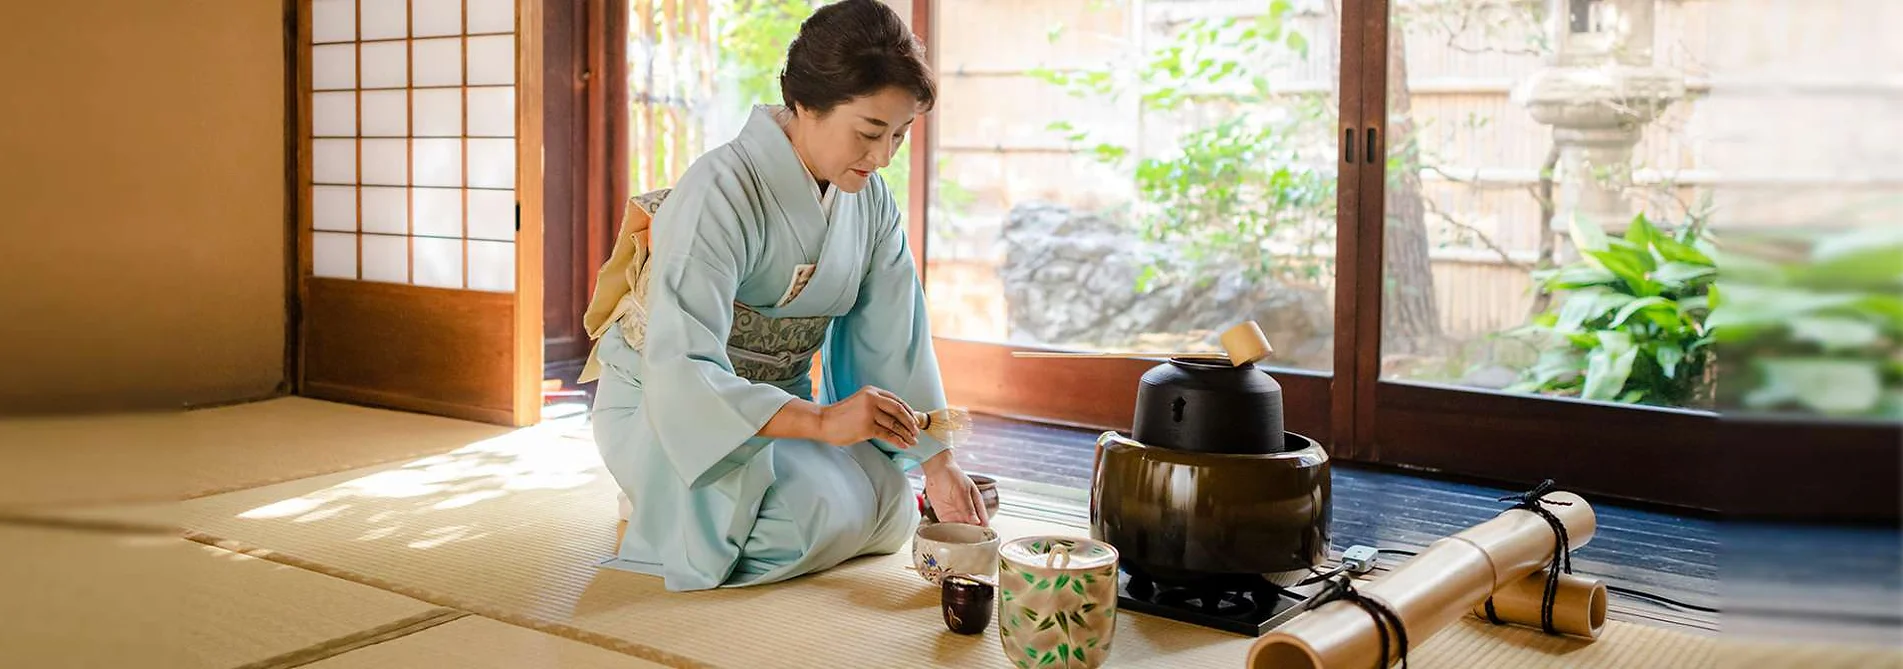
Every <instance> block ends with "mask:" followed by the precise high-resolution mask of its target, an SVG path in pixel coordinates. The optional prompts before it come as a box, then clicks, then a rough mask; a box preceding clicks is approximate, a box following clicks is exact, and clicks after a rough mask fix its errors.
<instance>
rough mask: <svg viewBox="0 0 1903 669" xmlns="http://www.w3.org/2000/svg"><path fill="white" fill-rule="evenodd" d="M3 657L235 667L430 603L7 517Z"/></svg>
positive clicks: (46, 662)
mask: <svg viewBox="0 0 1903 669" xmlns="http://www.w3.org/2000/svg"><path fill="white" fill-rule="evenodd" d="M0 546H4V547H5V549H4V550H0V667H22V668H25V667H32V668H34V669H59V668H64V667H76V668H77V667H86V668H89V669H90V668H96V667H141V668H143V669H198V668H206V669H213V668H216V669H229V668H231V667H238V666H241V665H244V664H247V663H252V662H260V661H263V660H267V659H270V658H274V657H278V656H281V655H285V654H287V653H293V652H296V651H298V650H300V649H304V648H308V647H311V646H314V645H319V644H323V643H325V642H328V641H331V640H334V639H337V638H340V637H345V636H348V635H351V634H354V633H358V632H361V631H363V630H367V629H372V628H376V627H378V626H382V625H388V624H391V623H394V622H397V621H401V620H403V619H405V618H410V617H414V616H421V615H425V614H428V613H430V612H431V611H432V610H434V609H435V608H436V607H433V606H431V605H429V604H426V603H423V602H420V601H417V600H415V599H411V598H408V597H404V596H401V595H396V594H392V593H389V592H385V591H382V590H378V589H376V588H372V587H369V586H366V585H360V584H357V583H351V582H349V581H345V580H341V579H337V578H332V577H329V576H324V575H321V574H315V573H311V572H308V571H304V570H301V569H296V568H293V567H288V566H285V565H282V564H276V563H272V562H269V561H265V560H259V559H255V558H251V557H246V556H243V555H236V554H233V553H230V552H228V551H223V550H219V549H216V548H211V547H209V546H204V545H200V544H197V543H193V542H190V541H186V540H183V539H179V538H176V537H169V536H123V535H111V534H106V533H100V532H88V531H75V530H66V529H51V528H31V527H7V526H0Z"/></svg>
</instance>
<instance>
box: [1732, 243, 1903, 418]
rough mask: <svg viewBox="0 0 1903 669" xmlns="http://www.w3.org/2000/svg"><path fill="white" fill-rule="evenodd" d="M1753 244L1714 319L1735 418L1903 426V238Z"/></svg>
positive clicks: (1740, 256) (1737, 262)
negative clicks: (1752, 414) (1806, 417)
mask: <svg viewBox="0 0 1903 669" xmlns="http://www.w3.org/2000/svg"><path fill="white" fill-rule="evenodd" d="M1751 241H1753V240H1744V241H1743V242H1742V243H1740V244H1738V246H1741V247H1744V248H1743V249H1741V251H1740V252H1737V253H1732V254H1728V255H1727V256H1726V268H1725V276H1724V278H1723V279H1722V280H1721V281H1720V288H1721V289H1722V290H1723V292H1724V297H1725V299H1724V304H1723V305H1722V306H1720V307H1718V308H1717V309H1716V310H1715V311H1714V312H1713V313H1712V315H1711V319H1710V321H1708V322H1709V323H1710V325H1711V326H1712V327H1713V328H1714V329H1715V330H1716V331H1717V337H1718V340H1719V347H1720V349H1721V351H1722V352H1723V355H1724V358H1725V359H1726V360H1727V361H1735V364H1733V363H1731V362H1728V363H1727V364H1726V366H1725V368H1724V369H1723V371H1722V375H1721V376H1720V379H1721V380H1720V382H1719V388H1720V390H1719V402H1720V404H1721V406H1723V407H1724V408H1727V409H1746V410H1753V411H1778V412H1787V413H1811V414H1818V415H1824V416H1831V417H1858V418H1879V419H1891V420H1895V419H1899V418H1903V351H1900V350H1899V342H1903V297H1900V296H1899V293H1900V292H1903V230H1899V229H1897V228H1895V227H1893V226H1870V227H1867V228H1864V229H1853V230H1847V231H1834V232H1829V233H1825V234H1807V235H1801V236H1798V237H1797V238H1795V239H1776V240H1763V243H1756V244H1753V243H1750V242H1751Z"/></svg>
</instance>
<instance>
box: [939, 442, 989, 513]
mask: <svg viewBox="0 0 1903 669" xmlns="http://www.w3.org/2000/svg"><path fill="white" fill-rule="evenodd" d="M924 470H925V498H926V499H927V500H928V501H930V502H931V504H932V515H934V516H937V517H938V521H939V522H941V523H965V524H968V525H990V524H991V519H990V518H988V517H986V515H985V503H984V497H983V496H982V495H981V494H980V493H979V492H978V484H977V483H973V482H972V480H971V477H970V476H966V475H965V470H964V469H961V468H959V466H958V463H957V462H955V461H953V460H952V452H951V451H945V452H943V453H939V454H938V455H935V456H932V459H930V460H926V461H925V464H924Z"/></svg>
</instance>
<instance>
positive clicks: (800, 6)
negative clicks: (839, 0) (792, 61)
mask: <svg viewBox="0 0 1903 669" xmlns="http://www.w3.org/2000/svg"><path fill="white" fill-rule="evenodd" d="M816 7H817V5H816V4H815V3H814V2H812V1H811V0H741V1H740V2H737V3H734V4H733V5H731V6H730V7H729V9H728V10H727V12H728V14H727V16H728V17H729V20H727V21H724V22H723V23H724V25H723V26H722V30H721V33H720V62H721V66H722V67H726V68H729V71H731V72H732V73H733V75H734V77H735V79H736V82H735V83H736V85H737V86H738V90H739V92H740V96H741V97H742V98H743V99H744V100H745V101H746V103H747V104H779V102H780V78H779V77H780V63H781V61H782V60H784V59H785V58H786V47H787V46H788V45H790V44H792V43H793V38H794V37H797V36H799V32H800V23H801V22H803V21H805V20H806V18H807V17H809V16H812V15H813V10H814V9H815V8H816Z"/></svg>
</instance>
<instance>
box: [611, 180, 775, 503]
mask: <svg viewBox="0 0 1903 669" xmlns="http://www.w3.org/2000/svg"><path fill="white" fill-rule="evenodd" d="M729 197H730V195H728V194H725V193H722V192H721V190H720V189H717V188H713V187H711V186H705V185H702V186H700V187H697V188H696V187H690V185H689V184H688V183H686V182H683V183H682V185H681V186H680V187H679V188H677V189H676V192H674V193H673V194H672V195H670V196H669V197H668V202H667V205H666V207H664V208H663V209H662V211H661V212H660V214H659V216H658V217H657V218H656V221H655V232H654V235H655V244H654V246H655V248H656V250H657V251H659V252H658V253H657V254H656V255H655V257H654V258H653V260H652V261H651V262H652V263H653V267H651V268H650V270H649V271H651V272H652V275H651V276H650V278H649V282H650V283H649V285H648V296H647V309H648V315H647V318H648V321H647V334H646V346H645V349H644V351H643V357H644V363H645V364H644V367H645V371H646V374H645V375H644V379H643V389H644V392H643V395H644V396H645V401H646V402H647V404H648V407H647V412H646V413H647V416H648V420H649V423H650V425H651V426H652V427H653V429H654V432H655V436H656V438H657V441H658V442H659V443H660V446H661V450H663V451H664V452H666V454H667V458H668V460H669V462H671V463H672V464H673V466H674V469H675V473H676V474H678V475H679V476H680V478H681V480H682V481H685V482H687V484H688V485H689V487H696V488H697V487H703V486H706V485H708V484H711V483H713V482H715V481H718V480H719V479H720V478H721V477H723V476H726V475H727V474H728V473H729V472H732V471H733V470H734V469H735V468H738V467H739V466H741V465H744V464H746V463H747V462H748V461H749V460H751V459H752V458H753V457H754V456H755V455H757V454H758V453H759V452H760V449H761V448H763V447H765V446H766V445H767V444H768V443H770V441H771V440H769V439H766V438H764V437H760V436H758V435H759V432H760V430H761V429H762V428H764V427H766V424H767V422H768V421H769V420H772V418H773V416H774V414H776V413H778V412H779V410H780V408H781V407H783V406H785V405H786V403H787V402H789V401H791V400H792V399H793V396H792V395H791V394H789V393H787V392H786V391H784V390H781V389H780V388H778V387H775V386H773V385H770V384H764V383H754V382H752V381H749V380H747V379H746V378H744V377H741V376H739V375H738V374H735V373H734V369H733V361H732V360H731V359H730V358H729V356H728V354H727V339H728V336H729V333H730V332H731V331H732V327H733V309H734V307H733V303H734V295H735V293H736V292H737V291H738V290H739V285H740V277H742V276H744V268H745V266H746V265H745V263H746V257H747V254H746V250H745V246H746V242H745V239H746V235H745V230H746V228H745V225H746V223H747V221H746V219H745V217H744V216H743V215H742V214H741V213H740V212H741V211H743V208H741V207H736V206H734V203H732V202H731V201H730V200H729V199H728V198H729Z"/></svg>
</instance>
